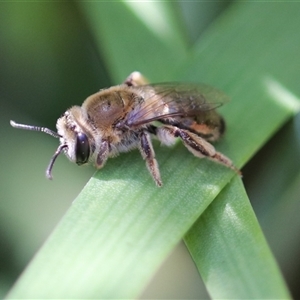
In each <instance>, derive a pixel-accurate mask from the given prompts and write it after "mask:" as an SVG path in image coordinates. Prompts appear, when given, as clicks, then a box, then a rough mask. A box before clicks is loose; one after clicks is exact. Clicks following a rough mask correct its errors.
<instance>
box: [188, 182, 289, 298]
mask: <svg viewBox="0 0 300 300" xmlns="http://www.w3.org/2000/svg"><path fill="white" fill-rule="evenodd" d="M185 242H186V244H187V246H188V248H189V250H190V252H191V254H192V256H193V258H194V260H195V263H196V265H197V267H198V269H199V272H200V274H201V276H202V279H203V281H204V283H205V285H206V288H207V290H208V292H209V294H210V296H211V297H212V298H213V299H220V298H224V299H288V298H290V296H289V294H288V292H287V289H286V287H285V283H284V281H283V278H282V277H281V275H280V270H279V269H278V266H277V263H276V262H275V260H274V258H273V255H272V253H271V251H270V249H269V247H268V245H267V242H266V240H265V238H264V236H263V233H262V231H261V229H260V226H259V225H258V222H257V220H256V217H255V215H254V212H253V211H252V208H251V205H250V203H249V200H248V198H247V195H246V192H245V190H244V188H243V185H242V182H241V180H240V179H238V178H234V179H233V181H232V182H231V183H230V184H228V185H227V186H226V188H225V189H223V190H222V192H221V193H220V194H219V196H218V197H217V198H216V199H215V201H213V203H212V204H211V205H210V206H209V208H208V209H207V210H206V211H205V212H204V213H203V214H202V215H201V217H200V218H199V220H198V221H197V222H196V224H195V225H194V226H193V228H192V230H191V231H190V232H189V233H188V234H187V235H186V237H185Z"/></svg>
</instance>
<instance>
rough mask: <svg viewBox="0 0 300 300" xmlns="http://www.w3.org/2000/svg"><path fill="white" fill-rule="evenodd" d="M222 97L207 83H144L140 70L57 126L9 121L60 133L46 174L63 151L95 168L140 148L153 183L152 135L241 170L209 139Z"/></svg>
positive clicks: (218, 131) (220, 123)
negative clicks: (53, 127)
mask: <svg viewBox="0 0 300 300" xmlns="http://www.w3.org/2000/svg"><path fill="white" fill-rule="evenodd" d="M225 100H226V96H225V95H224V94H223V93H222V92H221V91H219V90H217V89H215V88H213V87H210V86H206V85H198V84H174V83H163V84H147V81H146V79H145V78H144V77H143V76H142V75H141V74H140V73H139V72H133V73H132V74H130V75H129V76H128V77H127V79H126V80H125V81H124V83H123V84H121V85H117V86H113V87H110V88H107V89H103V90H100V91H99V92H97V93H95V94H93V95H91V96H89V97H88V98H87V99H86V100H85V101H84V102H83V104H82V106H81V107H80V106H73V107H71V108H70V109H68V110H67V111H66V112H65V113H64V114H63V115H62V116H61V117H60V118H59V119H58V120H57V123H56V127H57V132H55V131H52V130H50V129H48V128H45V127H37V126H31V125H23V124H17V123H15V122H14V121H11V122H10V123H11V125H12V126H13V127H15V128H20V129H26V130H34V131H42V132H45V133H47V134H49V135H52V136H54V137H56V138H59V140H60V145H59V147H58V148H57V150H56V152H55V153H54V155H53V157H52V159H51V160H50V163H49V165H48V167H47V170H46V176H47V178H49V179H52V175H51V172H52V167H53V164H54V162H55V160H56V158H57V157H58V155H59V154H60V153H62V152H64V153H65V155H66V156H67V157H68V158H69V160H70V161H72V162H75V163H76V164H77V165H82V164H85V163H88V162H91V163H93V164H94V165H95V166H96V167H97V168H98V169H99V168H102V167H103V166H104V164H105V162H106V160H107V159H108V158H109V157H113V156H116V155H117V154H119V153H120V152H126V151H129V150H131V149H134V148H138V149H139V151H140V153H141V155H142V157H143V159H144V160H145V161H146V165H147V168H148V170H149V172H150V173H151V175H152V177H153V179H154V181H155V183H156V184H157V185H158V186H161V185H162V181H161V177H160V172H159V168H158V163H157V161H156V159H155V153H154V150H153V147H152V142H151V137H152V136H156V138H157V139H158V140H159V141H160V142H161V143H162V144H165V145H171V144H173V143H174V142H175V140H176V138H179V139H181V140H182V142H183V144H184V145H185V146H186V147H187V149H188V150H189V151H190V152H192V153H193V154H194V155H195V156H197V157H208V158H209V159H211V160H213V161H216V162H219V163H221V164H223V165H225V166H226V167H229V168H231V169H233V170H235V171H236V172H237V173H239V170H238V169H237V168H236V167H235V166H234V165H233V163H232V162H231V160H230V159H229V158H227V157H226V156H225V155H223V154H222V153H220V152H217V151H216V150H215V148H214V147H213V146H212V145H211V144H210V142H214V141H216V140H218V139H219V138H220V136H222V134H223V133H224V130H225V122H224V119H223V118H222V117H221V116H220V115H219V114H218V113H217V112H216V111H215V109H216V108H217V107H219V106H220V105H222V104H223V103H224V101H225Z"/></svg>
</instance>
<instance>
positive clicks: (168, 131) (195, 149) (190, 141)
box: [158, 126, 241, 175]
mask: <svg viewBox="0 0 300 300" xmlns="http://www.w3.org/2000/svg"><path fill="white" fill-rule="evenodd" d="M160 131H163V132H160V133H159V134H158V138H159V139H160V140H161V141H162V142H164V140H162V139H161V138H160V137H163V138H164V139H166V140H168V138H169V139H170V138H171V137H179V138H180V139H181V140H182V142H183V144H184V145H185V147H186V148H187V149H188V150H189V151H190V152H191V153H193V154H194V155H195V156H197V157H200V158H202V157H207V158H209V159H211V160H213V161H215V162H218V163H221V164H222V165H224V166H226V167H228V168H230V169H232V170H234V171H235V172H236V173H238V174H239V175H241V172H240V170H239V169H237V168H236V167H235V166H234V165H233V163H232V161H231V160H230V159H229V158H228V157H226V156H225V155H224V154H222V153H220V152H217V151H216V149H215V147H214V146H213V145H212V144H210V143H209V142H207V141H206V140H204V139H203V138H201V137H200V136H198V135H196V134H194V133H192V132H189V131H188V130H185V129H180V128H178V127H175V126H164V127H161V128H160ZM168 136H169V137H168Z"/></svg>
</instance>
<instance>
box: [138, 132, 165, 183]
mask: <svg viewBox="0 0 300 300" xmlns="http://www.w3.org/2000/svg"><path fill="white" fill-rule="evenodd" d="M139 150H140V152H141V154H142V157H143V159H144V160H145V161H146V165H147V168H148V170H149V172H150V173H151V175H152V177H153V179H154V181H155V183H156V184H157V185H158V186H162V181H161V179H160V173H159V168H158V163H157V161H156V159H155V153H154V150H153V147H152V142H151V139H150V135H149V134H148V133H146V132H142V134H141V136H140V145H139Z"/></svg>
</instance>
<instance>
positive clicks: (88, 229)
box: [8, 1, 299, 299]
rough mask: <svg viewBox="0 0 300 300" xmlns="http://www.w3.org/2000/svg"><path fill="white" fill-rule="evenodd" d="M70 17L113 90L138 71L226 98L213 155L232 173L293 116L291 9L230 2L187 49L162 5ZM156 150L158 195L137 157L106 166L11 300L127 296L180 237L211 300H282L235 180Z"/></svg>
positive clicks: (125, 5)
mask: <svg viewBox="0 0 300 300" xmlns="http://www.w3.org/2000/svg"><path fill="white" fill-rule="evenodd" d="M203 9H204V6H203ZM77 10H78V11H79V12H80V14H81V15H80V16H81V18H82V20H84V21H83V22H82V24H85V25H82V26H83V28H85V29H86V30H87V31H88V32H89V34H90V36H91V37H92V39H93V45H94V48H95V49H97V50H96V51H97V54H98V55H99V56H101V58H102V61H103V63H104V65H105V67H106V69H107V71H108V72H109V74H110V76H111V78H112V79H113V81H114V83H119V82H120V81H122V80H123V79H124V78H125V77H126V76H127V75H128V74H129V73H130V72H132V71H134V70H139V71H141V72H142V73H144V74H145V75H146V76H147V77H148V78H149V79H150V80H151V81H156V82H158V81H172V80H179V81H193V82H205V83H208V84H210V85H214V86H216V87H218V88H220V89H222V90H224V91H225V92H226V93H227V94H228V95H230V96H231V97H232V100H231V102H230V103H228V104H226V105H225V106H224V107H222V109H221V111H222V114H223V115H224V117H225V119H226V121H227V134H226V136H225V137H224V139H222V141H220V142H218V143H217V144H216V148H217V149H218V150H219V151H221V152H222V153H224V154H226V155H227V156H228V157H230V158H231V159H232V160H233V161H234V162H235V164H236V165H237V166H238V167H242V166H243V165H244V164H245V163H246V162H247V161H249V159H250V158H251V157H252V156H253V155H254V153H255V152H257V151H258V150H259V149H260V148H261V147H262V146H263V145H264V144H265V143H266V142H267V141H268V140H269V139H270V138H271V136H272V135H273V134H274V133H275V132H276V131H277V130H278V129H279V128H280V127H281V126H282V125H283V124H284V123H285V122H286V121H287V120H288V119H290V118H291V117H292V116H293V115H294V114H295V113H296V112H297V111H298V109H299V102H298V100H297V99H296V96H294V95H293V93H297V92H299V91H298V89H299V87H298V83H297V80H296V78H297V73H298V70H297V69H296V68H294V67H293V64H292V62H293V61H295V60H297V59H298V53H297V49H298V46H299V45H298V44H299V39H297V30H295V28H297V26H299V24H298V23H299V20H298V17H297V13H296V11H295V10H294V9H293V8H292V6H289V5H284V4H281V5H279V4H276V3H269V4H267V3H265V4H260V5H257V4H255V3H244V4H234V5H232V6H231V7H229V8H227V10H226V11H225V12H224V13H223V15H222V16H221V17H219V18H218V19H217V21H216V22H215V23H213V24H211V25H210V26H209V28H208V30H206V31H205V33H204V34H202V35H201V36H200V37H199V40H198V41H197V43H195V45H192V47H190V45H189V44H188V38H187V36H186V35H185V32H186V29H185V25H184V22H183V20H182V19H180V18H179V15H180V13H179V11H178V10H176V7H175V6H174V5H173V4H172V3H169V2H148V3H141V2H140V3H133V2H126V1H124V2H117V3H109V2H95V3H91V2H80V3H78V7H77ZM154 15H155V18H154V17H153V16H154ZM253 16H255V18H254V17H253ZM195 22H197V20H196V19H195ZM85 26H86V27H85ZM66 44H68V43H66ZM94 70H95V69H94ZM71 104H72V103H71ZM155 150H156V153H157V160H158V162H159V165H160V170H161V175H162V180H163V182H164V186H163V187H162V188H160V189H159V188H157V187H156V186H155V184H154V183H153V181H152V179H151V178H150V175H149V174H148V171H147V170H146V168H145V166H144V162H143V160H142V159H141V157H140V155H139V153H138V152H137V151H133V152H132V153H129V154H123V155H121V156H120V157H118V158H115V159H111V160H110V161H109V162H108V163H107V165H106V166H105V168H104V169H103V170H101V171H99V172H97V173H96V174H95V175H94V176H93V177H92V178H91V179H90V180H89V182H88V183H87V184H86V186H85V187H84V188H83V190H82V191H81V192H80V194H79V195H78V196H77V198H76V199H75V201H74V202H73V204H72V206H71V207H70V208H69V210H68V211H67V213H66V214H65V216H63V218H62V219H61V221H60V222H59V224H58V225H57V226H56V228H55V230H54V231H53V232H52V234H51V235H50V237H49V238H48V239H47V241H46V242H45V244H44V245H43V246H42V248H41V249H40V250H39V251H38V253H37V254H36V256H35V257H34V259H33V260H32V261H31V262H30V264H29V265H28V267H27V268H26V269H25V271H24V273H23V274H22V276H21V277H20V279H19V280H18V281H17V282H16V284H15V285H14V286H13V287H12V289H11V291H10V293H9V295H8V297H9V298H136V297H138V296H139V295H140V294H141V293H142V292H143V290H144V288H145V287H146V285H147V283H148V282H149V281H150V279H151V278H152V277H153V275H154V274H155V272H156V270H157V269H158V267H159V266H160V265H161V264H162V262H163V261H164V260H165V258H166V257H167V256H168V255H169V253H170V252H171V251H172V249H174V247H175V246H176V245H177V244H178V243H179V241H180V240H181V239H182V238H184V240H185V243H186V245H187V247H188V249H189V251H190V253H191V256H192V258H193V259H194V262H195V264H196V266H197V268H198V270H199V273H200V275H201V277H202V279H203V281H204V283H205V285H206V288H207V290H208V292H209V294H210V296H211V297H212V298H236V299H237V298H289V292H288V291H287V289H286V286H285V283H284V281H283V279H282V275H281V274H280V271H279V269H278V267H277V264H276V262H275V260H274V258H273V256H272V253H271V251H270V250H269V247H268V245H267V243H266V241H265V239H264V237H263V234H262V231H261V229H260V227H259V225H258V223H257V220H256V217H255V215H254V213H253V211H252V208H251V206H250V205H249V200H248V197H247V195H246V193H245V190H244V187H243V185H242V182H241V180H240V179H239V178H238V177H237V175H236V174H235V173H234V172H233V171H231V170H229V169H226V168H225V167H223V166H221V165H217V164H215V163H213V162H211V161H208V160H199V159H197V158H195V157H193V156H192V155H190V153H188V152H187V150H186V149H184V147H182V145H181V144H180V143H177V144H176V145H175V147H173V148H171V149H170V148H163V147H159V145H158V144H155ZM26 155H27V156H28V155H29V154H26ZM55 167H56V166H55ZM23 171H24V170H22V169H21V170H20V171H19V172H18V174H20V173H22V172H23ZM55 171H56V172H57V173H59V170H58V168H57V170H55ZM54 176H55V175H54ZM268 178H269V180H270V181H272V174H269V175H268ZM53 191H54V189H53V190H52V192H51V194H52V195H53ZM288 191H290V189H289V190H288ZM293 191H294V190H293V189H292V190H291V192H290V193H291V194H292V193H293ZM288 195H289V194H288ZM57 197H58V195H57V196H55V197H53V196H52V198H54V200H55V198H57ZM285 197H288V198H289V196H286V195H285ZM12 201H13V200H12ZM292 202H293V203H295V202H296V201H292ZM293 205H295V204H293ZM277 206H280V205H277ZM273 208H274V215H275V216H278V215H279V214H280V209H279V208H276V207H275V206H273Z"/></svg>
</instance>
